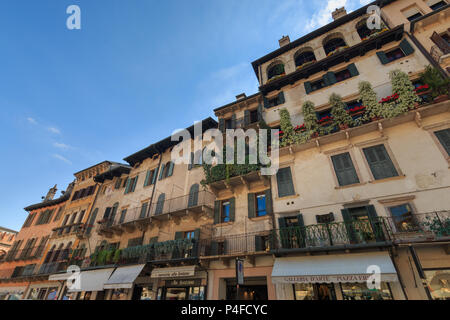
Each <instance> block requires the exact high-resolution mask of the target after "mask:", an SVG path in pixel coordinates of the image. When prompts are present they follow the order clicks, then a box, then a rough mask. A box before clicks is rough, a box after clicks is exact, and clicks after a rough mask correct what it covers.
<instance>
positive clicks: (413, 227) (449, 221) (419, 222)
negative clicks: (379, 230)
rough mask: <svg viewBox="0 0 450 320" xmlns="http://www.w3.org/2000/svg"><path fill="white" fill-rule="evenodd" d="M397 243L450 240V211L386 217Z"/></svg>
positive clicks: (393, 238)
mask: <svg viewBox="0 0 450 320" xmlns="http://www.w3.org/2000/svg"><path fill="white" fill-rule="evenodd" d="M385 219H386V221H387V225H388V226H389V229H390V233H391V237H392V240H393V241H394V242H395V243H414V242H430V241H448V240H450V211H439V212H431V213H421V214H412V215H407V216H406V215H405V216H399V217H395V218H394V217H388V218H385Z"/></svg>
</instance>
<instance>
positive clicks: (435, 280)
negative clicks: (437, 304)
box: [424, 268, 450, 301]
mask: <svg viewBox="0 0 450 320" xmlns="http://www.w3.org/2000/svg"><path fill="white" fill-rule="evenodd" d="M424 272H425V276H426V278H427V282H428V286H429V288H430V293H431V297H432V299H433V300H442V301H444V300H447V301H448V300H450V281H449V279H450V269H448V268H446V269H440V270H429V269H428V270H424Z"/></svg>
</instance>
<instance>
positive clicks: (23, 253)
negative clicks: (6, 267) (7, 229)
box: [0, 246, 45, 262]
mask: <svg viewBox="0 0 450 320" xmlns="http://www.w3.org/2000/svg"><path fill="white" fill-rule="evenodd" d="M44 248H45V246H36V247H31V248H28V249H21V250H10V251H9V252H8V253H7V254H6V255H5V257H4V258H3V260H1V261H0V262H11V261H20V260H31V259H39V258H41V257H42V253H43V252H44Z"/></svg>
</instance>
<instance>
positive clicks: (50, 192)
mask: <svg viewBox="0 0 450 320" xmlns="http://www.w3.org/2000/svg"><path fill="white" fill-rule="evenodd" d="M56 191H58V189H57V188H56V184H55V186H54V187H53V188H50V190H48V193H47V195H46V196H45V198H44V202H46V201H50V200H53V198H54V197H55V194H56Z"/></svg>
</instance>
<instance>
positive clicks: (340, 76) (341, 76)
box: [334, 69, 352, 82]
mask: <svg viewBox="0 0 450 320" xmlns="http://www.w3.org/2000/svg"><path fill="white" fill-rule="evenodd" d="M334 75H335V77H336V82H340V81H344V80H347V79H349V78H351V77H352V75H351V74H350V71H349V70H348V69H345V70H342V71H339V72H337V73H335V74H334Z"/></svg>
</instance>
